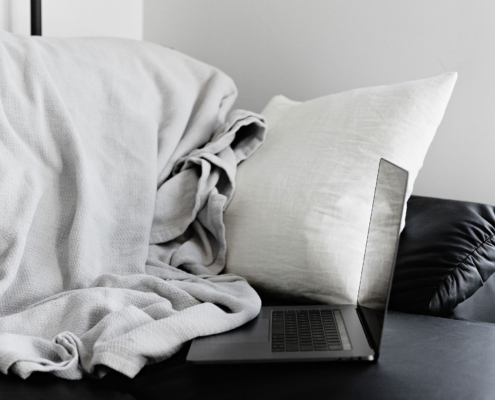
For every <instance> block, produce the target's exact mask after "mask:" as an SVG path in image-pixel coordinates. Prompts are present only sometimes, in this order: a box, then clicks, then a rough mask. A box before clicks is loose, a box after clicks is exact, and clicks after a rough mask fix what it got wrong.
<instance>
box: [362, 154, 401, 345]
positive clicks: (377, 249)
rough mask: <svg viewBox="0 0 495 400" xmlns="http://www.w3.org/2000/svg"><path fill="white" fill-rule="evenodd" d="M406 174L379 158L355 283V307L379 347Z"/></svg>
mask: <svg viewBox="0 0 495 400" xmlns="http://www.w3.org/2000/svg"><path fill="white" fill-rule="evenodd" d="M407 179H408V173H407V171H405V170H403V169H402V168H399V167H397V166H396V165H394V164H392V163H390V162H388V161H386V160H384V159H381V160H380V167H379V170H378V177H377V182H376V188H375V196H374V199H373V207H372V211H371V219H370V225H369V230H368V240H367V243H366V250H365V255H364V261H363V269H362V272H361V282H360V285H359V294H358V308H359V309H360V310H361V315H362V317H364V319H365V320H366V324H367V326H368V328H369V330H370V331H371V335H372V338H373V341H374V344H375V346H376V349H378V348H379V346H380V341H381V336H382V331H383V323H384V318H385V311H386V308H387V304H388V298H389V293H390V286H391V281H392V276H393V270H394V266H395V258H396V252H397V245H398V241H399V233H400V226H401V221H402V218H403V208H404V202H405V195H406V187H407Z"/></svg>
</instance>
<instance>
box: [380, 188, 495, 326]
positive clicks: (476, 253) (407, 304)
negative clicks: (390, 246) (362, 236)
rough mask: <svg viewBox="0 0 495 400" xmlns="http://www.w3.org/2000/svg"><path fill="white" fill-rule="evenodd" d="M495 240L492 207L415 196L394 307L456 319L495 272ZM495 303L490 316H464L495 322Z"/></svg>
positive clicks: (401, 254) (400, 259)
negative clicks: (457, 312) (463, 305)
mask: <svg viewBox="0 0 495 400" xmlns="http://www.w3.org/2000/svg"><path fill="white" fill-rule="evenodd" d="M494 235H495V207H493V206H490V205H486V204H478V203H469V202H463V201H455V200H444V199H437V198H431V197H420V196H411V198H410V199H409V202H408V208H407V215H406V227H405V228H404V231H403V232H402V234H401V238H400V244H399V251H398V256H397V263H396V269H395V275H394V280H393V284H392V293H391V298H390V304H389V307H390V308H391V309H394V310H400V311H406V312H413V313H419V314H431V315H439V316H452V315H453V314H454V309H455V308H456V306H457V305H458V304H460V303H462V302H463V301H465V300H466V299H469V298H470V297H471V296H473V295H474V294H475V293H476V291H477V290H478V289H480V288H481V287H482V286H483V284H484V283H485V282H486V281H487V280H488V279H489V278H490V276H491V275H492V274H493V272H494V271H495V237H494ZM493 279H495V278H492V280H493ZM490 282H491V281H490ZM489 286H490V285H489ZM486 292H487V296H489V293H490V292H489V291H486ZM483 293H484V292H483ZM487 296H485V297H487ZM485 297H483V300H482V301H483V302H485V301H486V299H485ZM493 300H495V298H494V299H493ZM493 300H492V302H490V304H487V305H486V306H485V311H484V313H485V314H480V311H479V310H478V309H477V308H476V307H471V309H472V310H475V309H476V310H477V311H478V312H477V314H476V316H475V315H474V314H473V315H470V313H469V310H466V311H465V312H464V313H463V314H462V315H459V316H461V317H462V318H466V319H478V320H483V321H490V318H492V319H493V315H495V305H493V303H495V302H494V301H493Z"/></svg>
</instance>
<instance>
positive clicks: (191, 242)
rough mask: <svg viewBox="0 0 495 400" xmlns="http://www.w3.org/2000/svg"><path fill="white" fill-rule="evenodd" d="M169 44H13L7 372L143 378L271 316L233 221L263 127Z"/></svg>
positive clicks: (0, 272)
mask: <svg viewBox="0 0 495 400" xmlns="http://www.w3.org/2000/svg"><path fill="white" fill-rule="evenodd" d="M236 95H237V92H236V88H235V85H234V84H233V82H232V80H231V79H230V78H228V77H227V76H226V75H224V74H223V73H222V72H220V71H219V70H217V69H215V68H213V67H211V66H208V65H206V64H203V63H201V62H199V61H196V60H194V59H192V58H190V57H187V56H184V55H183V54H180V53H179V52H177V51H174V50H171V49H168V48H164V47H160V46H157V45H153V44H149V43H143V42H137V41H130V40H120V39H101V38H100V39H49V38H40V37H32V38H25V37H18V36H14V35H11V34H8V33H5V32H2V33H0V213H1V214H0V371H2V372H3V373H8V372H9V371H11V372H14V373H16V374H18V375H20V376H21V377H23V378H25V377H28V376H29V375H30V374H31V373H32V372H33V371H49V372H52V373H53V374H55V375H57V376H60V377H63V378H67V379H80V378H81V377H82V376H83V374H93V375H95V376H102V375H104V373H105V371H106V370H107V367H110V368H113V369H115V370H117V371H120V372H121V373H123V374H125V375H127V376H129V377H133V376H135V375H136V374H137V373H138V372H139V370H140V369H141V368H142V367H143V366H144V365H146V364H147V363H152V362H158V361H161V360H163V359H166V358H167V357H170V356H171V355H172V354H173V353H175V352H176V351H177V350H178V349H179V348H180V346H181V345H182V344H183V343H184V342H186V341H188V340H190V339H192V338H194V337H197V336H201V335H208V334H214V333H219V332H223V331H226V330H229V329H232V328H235V327H237V326H239V325H241V324H243V323H245V322H247V321H249V320H250V319H252V318H254V317H255V316H256V315H257V313H258V312H259V308H260V300H259V297H258V296H257V294H256V293H255V292H254V290H253V289H251V288H250V287H249V285H248V284H247V283H246V282H245V280H243V279H242V278H239V277H236V276H233V275H218V274H219V272H220V271H221V270H222V268H223V266H224V261H225V252H226V243H225V235H224V225H223V220H222V218H223V211H224V210H225V208H226V206H227V204H228V203H229V201H230V199H231V197H232V195H233V190H234V179H235V173H236V166H237V164H238V163H239V162H240V161H242V160H243V159H245V158H246V157H248V156H249V155H250V154H251V153H252V152H253V151H255V150H256V148H257V147H258V146H259V145H260V144H261V143H262V141H263V139H264V135H265V125H264V121H263V119H262V117H261V116H259V115H256V114H253V113H249V112H245V111H236V112H233V113H230V114H228V112H229V109H230V107H231V106H232V104H233V102H234V100H235V97H236Z"/></svg>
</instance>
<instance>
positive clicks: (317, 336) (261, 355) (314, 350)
mask: <svg viewBox="0 0 495 400" xmlns="http://www.w3.org/2000/svg"><path fill="white" fill-rule="evenodd" d="M407 180H408V172H407V171H405V170H404V169H402V168H400V167H398V166H396V165H394V164H392V163H390V162H389V161H387V160H384V159H381V160H380V164H379V168H378V175H377V182H376V187H375V195H374V198H373V206H372V210H371V218H370V224H369V228H368V238H367V241H366V249H365V255H364V261H363V267H362V271H361V281H360V285H359V294H358V299H357V304H347V305H301V306H273V307H262V308H261V311H260V314H259V315H258V316H257V317H256V318H255V319H254V320H252V321H251V322H249V323H247V324H245V325H243V326H241V327H239V328H237V329H234V330H232V331H229V332H225V333H221V334H218V335H212V336H205V337H201V338H197V339H195V340H194V341H193V342H192V344H191V347H190V349H189V353H188V355H187V361H189V362H192V363H204V364H211V363H239V362H276V361H338V360H369V361H372V360H377V359H378V356H379V350H380V342H381V337H382V332H383V327H384V323H385V317H386V310H387V305H388V299H389V295H390V289H391V283H392V277H393V272H394V267H395V259H396V256H397V247H398V242H399V234H400V226H401V221H402V219H403V210H404V203H405V196H406V186H407Z"/></svg>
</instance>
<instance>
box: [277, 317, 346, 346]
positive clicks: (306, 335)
mask: <svg viewBox="0 0 495 400" xmlns="http://www.w3.org/2000/svg"><path fill="white" fill-rule="evenodd" d="M342 349H343V347H342V341H341V339H340V335H339V330H338V328H337V323H336V321H335V316H334V313H333V311H332V310H327V309H325V310H285V311H272V352H286V351H329V350H342Z"/></svg>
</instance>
